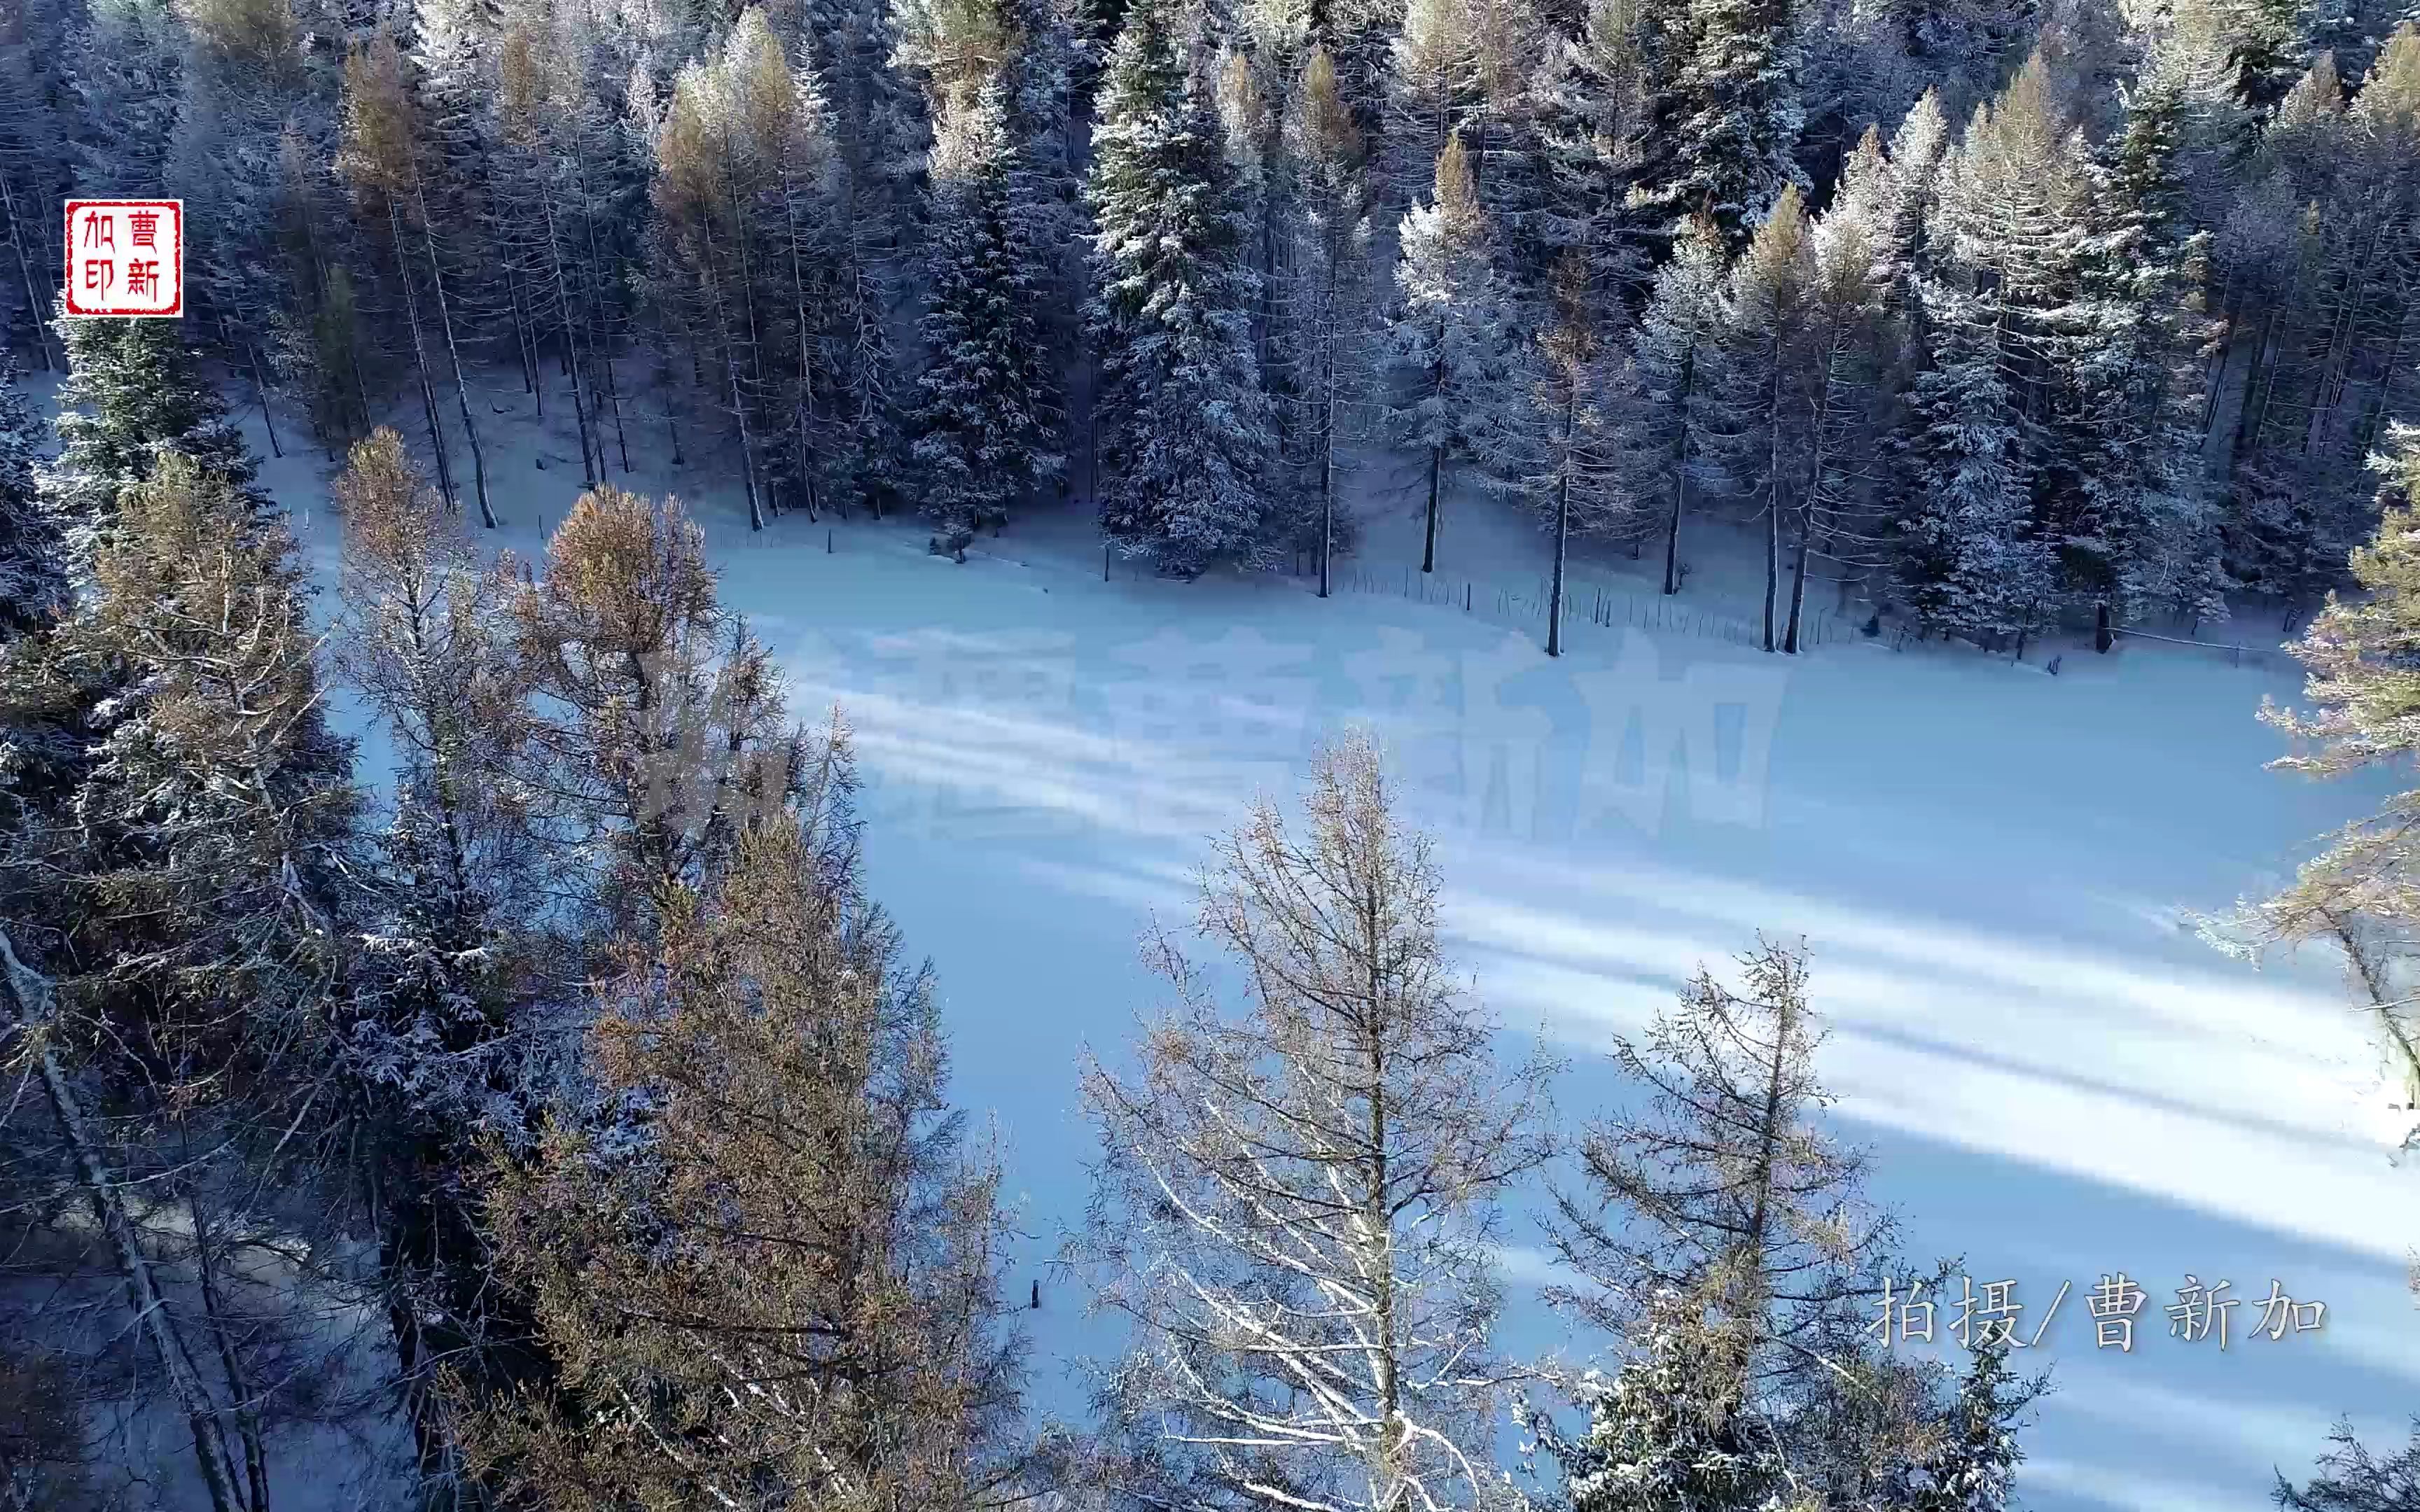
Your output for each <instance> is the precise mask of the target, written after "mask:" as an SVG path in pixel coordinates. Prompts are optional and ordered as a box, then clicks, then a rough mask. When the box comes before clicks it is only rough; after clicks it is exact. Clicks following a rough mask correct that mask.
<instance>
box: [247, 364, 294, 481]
mask: <svg viewBox="0 0 2420 1512" xmlns="http://www.w3.org/2000/svg"><path fill="white" fill-rule="evenodd" d="M243 349H244V351H245V352H246V353H247V354H248V355H249V356H250V357H251V358H252V396H253V399H254V401H255V402H256V403H257V404H258V405H259V406H260V428H261V429H262V430H264V431H267V432H268V433H269V455H271V456H284V455H286V450H285V448H283V447H281V446H279V445H278V444H277V420H276V417H274V416H272V415H271V414H270V412H269V380H268V379H267V378H263V377H262V376H261V372H260V347H258V346H257V345H256V344H254V343H251V342H246V343H245V344H244V348H243Z"/></svg>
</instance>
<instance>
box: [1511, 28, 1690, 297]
mask: <svg viewBox="0 0 2420 1512" xmlns="http://www.w3.org/2000/svg"><path fill="white" fill-rule="evenodd" d="M1638 11H1639V7H1638V0H1590V5H1589V8H1588V14H1587V15H1586V17H1585V18H1584V19H1583V20H1582V22H1581V24H1580V29H1579V32H1578V35H1576V36H1575V37H1569V38H1557V39H1555V45H1553V46H1552V47H1551V48H1550V49H1549V51H1548V53H1547V56H1546V59H1545V62H1544V66H1543V67H1542V68H1541V69H1540V70H1539V77H1538V79H1537V81H1536V84H1535V85H1534V91H1533V103H1532V110H1533V112H1534V118H1535V124H1536V131H1537V135H1538V147H1539V151H1540V155H1541V158H1542V173H1543V178H1544V183H1543V186H1542V193H1541V196H1540V197H1541V204H1540V207H1539V209H1540V213H1539V215H1538V216H1537V217H1536V218H1535V220H1534V223H1533V224H1534V226H1535V230H1536V234H1537V237H1538V239H1539V241H1540V247H1539V252H1540V253H1541V254H1544V253H1546V252H1548V251H1550V250H1551V251H1553V252H1554V253H1555V254H1557V255H1559V253H1560V251H1562V250H1565V249H1577V250H1578V251H1579V252H1580V253H1581V255H1583V256H1585V257H1586V258H1587V260H1588V264H1589V269H1590V283H1591V285H1592V286H1593V288H1594V290H1595V293H1594V295H1593V297H1594V298H1595V299H1596V300H1597V301H1598V302H1599V304H1600V306H1601V307H1602V308H1603V309H1604V310H1605V311H1606V314H1607V316H1609V317H1610V319H1611V320H1612V321H1613V322H1614V323H1616V324H1621V323H1626V322H1627V321H1628V320H1629V319H1630V318H1631V317H1633V316H1635V315H1636V314H1637V307H1638V306H1639V305H1640V304H1641V303H1643V302H1644V301H1645V300H1646V297H1647V290H1648V285H1649V283H1650V281H1651V280H1652V276H1653V264H1652V255H1653V254H1654V253H1655V252H1656V251H1658V250H1660V245H1659V244H1660V241H1661V238H1660V236H1659V235H1658V233H1660V232H1661V230H1662V229H1663V227H1662V225H1661V224H1660V223H1658V222H1657V221H1656V218H1655V217H1654V216H1653V214H1652V211H1644V210H1643V208H1642V207H1640V206H1639V205H1637V204H1635V203H1634V202H1633V201H1632V198H1631V190H1632V189H1633V187H1635V184H1636V182H1637V178H1638V176H1639V174H1640V172H1641V171H1642V169H1643V167H1644V165H1645V162H1646V160H1647V154H1648V143H1647V136H1648V133H1649V128H1650V125H1651V122H1652V107H1653V100H1652V96H1651V93H1650V85H1651V79H1650V76H1649V58H1648V55H1647V49H1646V45H1645V41H1644V39H1643V38H1642V36H1641V28H1640V25H1639V16H1638Z"/></svg>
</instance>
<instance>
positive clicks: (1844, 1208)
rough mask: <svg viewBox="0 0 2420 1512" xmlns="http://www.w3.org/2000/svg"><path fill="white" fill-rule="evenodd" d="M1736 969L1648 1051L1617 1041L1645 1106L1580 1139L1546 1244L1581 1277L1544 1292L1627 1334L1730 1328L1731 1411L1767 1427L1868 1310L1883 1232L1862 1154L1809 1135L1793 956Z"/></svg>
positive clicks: (1817, 1040)
mask: <svg viewBox="0 0 2420 1512" xmlns="http://www.w3.org/2000/svg"><path fill="white" fill-rule="evenodd" d="M1741 964H1742V966H1743V968H1744V970H1743V974H1742V977H1741V980H1740V984H1739V986H1738V987H1736V988H1734V987H1731V986H1730V985H1727V984H1725V983H1724V982H1721V981H1719V980H1715V978H1714V975H1713V974H1712V973H1711V972H1708V971H1704V970H1702V969H1701V970H1700V971H1699V973H1698V975H1697V976H1696V977H1695V978H1693V979H1692V980H1691V981H1690V982H1689V984H1688V986H1687V987H1686V988H1685V989H1683V992H1682V995H1681V999H1680V1003H1679V1005H1678V1006H1677V1007H1676V1008H1673V1009H1668V1010H1667V1011H1664V1012H1663V1013H1661V1014H1659V1015H1658V1016H1657V1018H1656V1019H1655V1021H1654V1023H1653V1024H1652V1026H1650V1028H1649V1030H1648V1032H1647V1034H1646V1035H1645V1036H1644V1037H1643V1038H1641V1039H1638V1040H1635V1041H1634V1040H1631V1039H1627V1038H1621V1039H1617V1040H1616V1041H1615V1042H1614V1051H1613V1057H1614V1062H1615V1064H1616V1065H1617V1066H1618V1067H1619V1068H1620V1069H1621V1072H1622V1074H1623V1076H1624V1077H1625V1079H1627V1080H1628V1081H1629V1082H1631V1083H1632V1084H1633V1085H1634V1086H1635V1087H1636V1088H1637V1089H1638V1090H1639V1092H1640V1093H1641V1097H1640V1098H1639V1099H1638V1100H1637V1105H1636V1106H1635V1107H1634V1108H1633V1109H1631V1110H1630V1111H1626V1112H1624V1113H1621V1114H1619V1115H1616V1116H1613V1117H1609V1118H1606V1119H1602V1120H1600V1121H1598V1122H1597V1123H1595V1124H1594V1125H1592V1126H1591V1127H1590V1129H1589V1130H1588V1132H1587V1134H1585V1135H1584V1136H1583V1138H1582V1139H1581V1141H1580V1144H1579V1167H1580V1172H1581V1184H1580V1185H1579V1186H1578V1187H1576V1188H1574V1189H1565V1190H1563V1191H1560V1192H1559V1193H1558V1195H1557V1198H1556V1218H1555V1220H1554V1222H1553V1232H1554V1238H1555V1246H1556V1249H1557V1252H1558V1253H1559V1255H1560V1256H1561V1257H1562V1258H1563V1259H1564V1261H1565V1262H1566V1263H1567V1264H1568V1265H1569V1266H1570V1267H1571V1269H1572V1270H1573V1271H1574V1272H1575V1273H1576V1274H1577V1275H1578V1276H1580V1277H1581V1278H1582V1280H1581V1281H1580V1283H1579V1284H1577V1285H1573V1286H1567V1287H1563V1288H1557V1289H1556V1290H1554V1291H1553V1292H1551V1293H1550V1295H1551V1296H1552V1297H1553V1298H1554V1299H1555V1300H1556V1301H1558V1302H1559V1303H1560V1304H1564V1305H1566V1306H1568V1307H1570V1308H1571V1309H1572V1310H1573V1311H1574V1312H1575V1314H1576V1315H1577V1316H1579V1317H1581V1318H1584V1319H1589V1320H1590V1321H1592V1322H1595V1323H1597V1324H1598V1325H1599V1326H1602V1327H1605V1328H1606V1329H1608V1330H1609V1331H1611V1332H1612V1333H1614V1334H1615V1335H1618V1336H1621V1337H1627V1336H1628V1335H1629V1332H1630V1331H1632V1330H1635V1329H1637V1328H1638V1327H1639V1326H1641V1324H1642V1323H1644V1324H1645V1325H1646V1326H1647V1327H1648V1328H1649V1330H1650V1332H1651V1333H1652V1331H1653V1329H1654V1327H1655V1306H1656V1301H1655V1300H1656V1299H1657V1298H1658V1297H1659V1296H1664V1295H1670V1296H1672V1297H1677V1298H1688V1299H1691V1302H1690V1305H1692V1306H1694V1307H1699V1308H1702V1309H1703V1311H1704V1313H1705V1315H1706V1316H1707V1317H1708V1318H1709V1319H1712V1320H1714V1321H1715V1322H1717V1323H1719V1324H1721V1325H1722V1326H1723V1327H1725V1328H1727V1329H1730V1330H1734V1331H1736V1332H1735V1333H1734V1334H1733V1335H1731V1336H1730V1340H1729V1342H1728V1343H1727V1344H1726V1345H1725V1348H1726V1349H1729V1350H1734V1351H1736V1358H1737V1362H1738V1368H1739V1370H1740V1371H1741V1372H1742V1373H1741V1375H1740V1377H1739V1379H1738V1380H1737V1381H1734V1382H1733V1390H1734V1391H1735V1392H1736V1393H1737V1394H1738V1395H1737V1396H1735V1397H1734V1400H1733V1404H1732V1405H1733V1408H1734V1409H1735V1410H1739V1411H1763V1412H1773V1411H1776V1409H1777V1404H1778V1402H1779V1398H1778V1397H1777V1396H1776V1395H1775V1393H1776V1392H1778V1391H1782V1390H1784V1389H1785V1388H1786V1386H1787V1383H1788V1382H1791V1381H1796V1380H1803V1379H1807V1378H1808V1377H1810V1376H1821V1375H1823V1373H1824V1372H1825V1369H1826V1362H1825V1353H1824V1350H1823V1344H1824V1342H1825V1341H1826V1340H1827V1338H1828V1337H1829V1336H1830V1335H1832V1333H1833V1331H1834V1330H1835V1329H1836V1328H1837V1326H1838V1323H1839V1322H1840V1321H1841V1319H1842V1317H1843V1314H1844V1313H1846V1314H1849V1315H1852V1316H1854V1315H1861V1314H1862V1313H1863V1312H1864V1311H1866V1310H1867V1308H1868V1306H1869V1301H1870V1298H1871V1297H1872V1296H1873V1295H1874V1294H1875V1293H1876V1292H1877V1291H1878V1289H1879V1284H1878V1281H1877V1277H1876V1275H1875V1272H1876V1270H1877V1269H1878V1268H1879V1266H1880V1265H1881V1264H1882V1263H1883V1262H1884V1261H1885V1259H1886V1258H1887V1246H1888V1242H1889V1238H1890V1233H1891V1227H1890V1223H1889V1220H1888V1218H1887V1217H1886V1216H1885V1215H1883V1214H1881V1213H1878V1212H1877V1211H1874V1210H1873V1209H1872V1208H1871V1206H1870V1205H1869V1203H1868V1202H1867V1201H1866V1200H1865V1197H1864V1195H1863V1191H1862V1183H1863V1175H1864V1162H1863V1159H1862V1157H1861V1156H1859V1155H1858V1154H1857V1153H1856V1152H1854V1151H1852V1150H1848V1149H1842V1148H1840V1147H1839V1146H1838V1145H1837V1144H1836V1143H1835V1142H1834V1141H1833V1140H1832V1139H1831V1137H1830V1136H1829V1135H1827V1134H1824V1133H1823V1130H1822V1129H1821V1127H1820V1126H1819V1124H1818V1122H1817V1118H1818V1116H1819V1115H1820V1113H1821V1110H1822V1109H1823V1107H1825V1106H1826V1105H1828V1103H1830V1101H1831V1099H1830V1095H1829V1094H1828V1093H1827V1092H1825V1091H1824V1089H1823V1083H1822V1080H1821V1079H1820V1077H1819V1076H1818V1075H1817V1074H1816V1070H1815V1051H1816V1049H1817V1047H1818V1046H1819V1045H1820V1044H1821V1043H1822V1042H1823V1025H1822V1021H1821V1019H1820V1018H1819V1016H1818V1015H1817V1013H1816V1011H1815V1009H1814V1006H1813V1004H1812V1003H1811V1002H1810V1001H1809V1000H1808V996H1807V957H1806V954H1805V951H1804V949H1803V948H1802V947H1798V946H1793V945H1788V944H1784V943H1781V942H1778V941H1774V940H1762V941H1760V942H1759V945H1758V947H1757V949H1756V950H1755V951H1754V952H1753V953H1751V954H1748V955H1745V956H1743V957H1742V958H1741ZM1852 1336H1854V1328H1853V1331H1852Z"/></svg>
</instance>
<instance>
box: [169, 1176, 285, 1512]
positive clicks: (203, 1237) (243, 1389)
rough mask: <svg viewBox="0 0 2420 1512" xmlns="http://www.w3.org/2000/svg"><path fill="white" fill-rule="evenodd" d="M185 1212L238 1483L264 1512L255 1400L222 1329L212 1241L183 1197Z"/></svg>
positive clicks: (265, 1464) (264, 1473) (264, 1463)
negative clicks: (239, 1448)
mask: <svg viewBox="0 0 2420 1512" xmlns="http://www.w3.org/2000/svg"><path fill="white" fill-rule="evenodd" d="M185 1212H186V1215H187V1216H188V1217H189V1218H190V1219H191V1220H192V1222H193V1226H194V1283H195V1285H196V1287H197V1288H199V1289H200V1291H201V1294H202V1319H203V1321H204V1322H206V1323H207V1324H208V1325H209V1334H210V1347H211V1349H212V1350H213V1351H214V1352H215V1353H216V1354H217V1355H218V1357H219V1369H220V1370H221V1371H222V1372H223V1373H224V1374H225V1377H226V1388H227V1392H228V1395H230V1396H233V1397H234V1398H235V1411H234V1414H233V1415H234V1417H235V1426H236V1436H237V1438H238V1439H240V1441H241V1442H242V1443H243V1475H244V1484H245V1488H246V1489H247V1491H248V1492H249V1495H250V1504H251V1508H252V1512H269V1456H268V1453H267V1451H266V1450H264V1449H263V1448H262V1446H261V1437H260V1403H259V1399H258V1397H257V1396H256V1394H255V1393H254V1390H253V1386H252V1381H251V1378H250V1377H249V1376H248V1375H246V1374H245V1372H244V1368H243V1360H242V1357H241V1356H240V1353H239V1352H238V1350H237V1349H236V1344H235V1339H234V1337H233V1335H230V1334H229V1332H228V1328H229V1323H228V1319H227V1312H226V1305H225V1303H224V1302H223V1301H222V1300H221V1298H220V1295H219V1283H218V1263H219V1262H218V1246H217V1242H216V1241H215V1240H214V1239H213V1238H212V1237H211V1229H210V1223H209V1219H208V1218H207V1217H205V1216H204V1214H203V1212H202V1207H201V1204H200V1203H199V1202H198V1201H195V1200H193V1199H191V1198H188V1199H187V1201H186V1203H185Z"/></svg>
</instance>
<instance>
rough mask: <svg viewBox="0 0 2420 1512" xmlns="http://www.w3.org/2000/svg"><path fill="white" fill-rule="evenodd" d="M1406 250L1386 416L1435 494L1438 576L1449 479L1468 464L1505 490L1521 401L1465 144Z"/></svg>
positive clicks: (1406, 232) (1406, 240) (1432, 550)
mask: <svg viewBox="0 0 2420 1512" xmlns="http://www.w3.org/2000/svg"><path fill="white" fill-rule="evenodd" d="M1400 241H1401V245H1402V248H1403V255H1402V260H1401V261H1400V262H1398V263H1397V264H1396V265H1395V288H1396V292H1397V303H1396V308H1395V312H1394V317H1393V321H1392V331H1391V332H1390V333H1391V336H1392V350H1391V352H1390V353H1389V356H1390V359H1391V363H1392V367H1393V378H1394V382H1393V393H1392V395H1391V397H1390V401H1389V405H1388V419H1389V420H1390V422H1391V423H1392V424H1393V426H1394V428H1395V431H1396V434H1397V435H1398V436H1399V437H1400V438H1401V439H1402V440H1404V442H1406V443H1407V444H1409V445H1410V446H1412V447H1413V448H1414V449H1415V450H1416V451H1418V452H1419V455H1420V460H1421V463H1422V466H1423V469H1424V473H1425V479H1426V485H1427V494H1428V509H1427V517H1426V518H1427V526H1426V530H1425V532H1424V533H1423V537H1422V545H1421V548H1420V570H1421V571H1422V572H1434V571H1435V570H1436V544H1437V522H1438V516H1439V514H1440V513H1441V506H1442V496H1443V493H1444V489H1445V486H1446V483H1447V481H1448V478H1449V476H1450V472H1449V470H1450V469H1454V468H1457V467H1458V466H1460V465H1464V464H1467V465H1469V466H1470V467H1471V468H1472V469H1473V470H1475V471H1476V472H1477V473H1478V475H1479V477H1480V478H1481V480H1490V481H1497V482H1501V481H1504V479H1505V478H1506V475H1507V471H1508V470H1509V469H1510V468H1511V467H1512V465H1513V460H1514V442H1515V437H1516V427H1517V425H1518V423H1519V416H1518V413H1517V407H1518V406H1519V404H1520V395H1521V385H1520V378H1519V375H1518V373H1517V370H1516V366H1515V350H1514V340H1515V338H1514V334H1513V332H1512V320H1511V318H1510V311H1509V310H1508V308H1507V301H1506V298H1505V294H1504V291H1503V289H1502V287H1501V285H1500V284H1499V282H1498V279H1497V270H1496V267H1495V263H1494V255H1495V250H1494V248H1493V247H1492V246H1491V245H1490V239H1489V230H1488V224H1487V217H1486V214H1485V212H1484V211H1482V210H1481V208H1480V206H1479V194H1478V190H1477V188H1476V186H1475V185H1474V184H1473V183H1472V181H1471V167H1470V156H1469V153H1468V152H1467V151H1466V149H1465V148H1464V147H1463V144H1462V139H1461V138H1460V137H1458V136H1457V137H1455V138H1454V139H1452V140H1451V141H1450V142H1448V143H1447V144H1446V148H1445V150H1444V151H1443V152H1442V153H1440V154H1439V155H1438V157H1437V160H1436V174H1435V188H1434V190H1433V192H1432V193H1431V196H1430V200H1429V203H1428V204H1426V205H1415V206H1414V207H1413V208H1412V210H1411V213H1409V214H1407V215H1405V216H1404V224H1403V228H1402V231H1401V234H1400Z"/></svg>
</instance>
